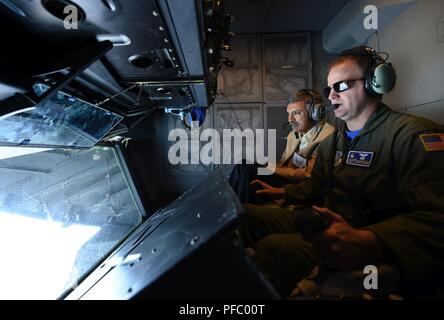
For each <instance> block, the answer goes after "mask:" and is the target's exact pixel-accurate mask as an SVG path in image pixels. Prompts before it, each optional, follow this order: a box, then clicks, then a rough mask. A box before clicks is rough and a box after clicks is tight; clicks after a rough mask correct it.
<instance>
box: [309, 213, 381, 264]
mask: <svg viewBox="0 0 444 320" xmlns="http://www.w3.org/2000/svg"><path fill="white" fill-rule="evenodd" d="M313 209H314V210H315V211H316V212H318V213H319V214H320V215H323V216H324V217H325V218H327V219H328V221H329V222H330V226H329V227H328V228H327V229H325V230H323V231H321V232H318V233H315V234H311V235H304V238H305V239H306V240H308V241H310V242H312V243H313V246H314V248H315V250H316V251H317V252H318V254H320V257H321V259H322V260H323V262H324V263H325V264H326V266H327V267H330V268H337V269H355V268H360V267H362V266H363V265H366V264H374V263H376V262H378V261H380V260H381V259H383V258H385V257H386V256H387V254H388V252H387V249H386V248H385V246H384V245H383V243H382V242H381V241H380V240H379V239H378V238H377V237H376V236H375V234H374V233H373V232H371V231H368V230H359V229H355V228H353V227H352V226H351V225H350V224H348V222H347V221H345V220H344V218H342V217H341V216H340V215H339V214H337V213H334V212H333V211H331V210H329V209H327V208H319V207H316V206H313Z"/></svg>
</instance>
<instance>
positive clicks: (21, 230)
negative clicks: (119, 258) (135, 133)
mask: <svg viewBox="0 0 444 320" xmlns="http://www.w3.org/2000/svg"><path fill="white" fill-rule="evenodd" d="M14 152H15V153H14ZM0 176H1V177H2V178H1V179H0V252H1V253H2V257H3V259H2V263H1V264H0V284H1V285H0V299H56V298H58V297H60V295H62V294H63V293H64V292H67V291H68V290H69V289H70V288H73V287H75V286H76V284H78V281H79V279H80V278H81V277H82V276H84V275H86V274H87V273H88V272H89V270H91V269H92V268H93V267H95V266H96V265H97V264H98V263H99V262H100V261H101V260H103V258H105V257H106V256H107V255H109V253H110V252H111V250H112V249H113V248H114V247H115V246H116V245H118V244H119V243H120V242H121V241H122V240H123V239H124V238H125V237H126V236H127V235H128V234H129V233H130V232H131V231H132V230H133V229H134V228H135V227H136V226H138V225H139V224H140V223H141V221H142V210H143V209H142V208H141V207H140V206H138V199H137V198H136V197H137V195H135V193H133V190H132V189H131V187H130V184H129V180H128V179H127V175H126V173H125V169H124V167H123V166H122V163H121V162H120V157H119V153H118V151H117V150H116V149H114V148H112V147H103V146H96V147H93V148H90V149H83V150H75V149H71V150H66V149H46V150H45V149H37V148H11V147H0Z"/></svg>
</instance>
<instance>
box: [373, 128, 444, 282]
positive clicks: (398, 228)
mask: <svg viewBox="0 0 444 320" xmlns="http://www.w3.org/2000/svg"><path fill="white" fill-rule="evenodd" d="M423 133H424V131H419V132H418V131H416V132H414V133H410V134H405V133H401V134H399V135H397V137H396V138H395V140H394V144H393V147H392V156H391V157H392V159H393V165H394V170H395V171H396V175H397V179H398V187H399V190H400V191H401V193H402V195H403V197H404V198H405V199H406V201H407V202H408V204H409V205H410V207H411V208H412V211H411V212H409V213H405V214H400V215H397V216H395V217H393V218H390V219H388V220H385V221H382V222H380V223H377V224H374V225H371V226H368V227H366V228H365V229H368V230H370V231H372V232H373V233H374V234H375V235H376V236H377V237H378V238H379V239H380V240H382V241H383V242H384V243H385V245H386V246H387V248H389V250H390V251H391V254H392V256H393V257H394V258H395V259H396V260H397V262H398V263H399V265H400V266H401V268H402V270H403V273H404V276H405V277H406V278H409V279H421V278H423V277H424V276H427V275H429V274H431V273H433V272H436V271H438V270H441V271H442V270H443V268H444V148H442V149H443V150H434V151H426V150H425V147H426V146H425V144H424V143H423V142H422V140H421V134H423ZM443 133H444V131H441V132H437V134H438V135H439V134H443Z"/></svg>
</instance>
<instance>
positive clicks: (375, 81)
mask: <svg viewBox="0 0 444 320" xmlns="http://www.w3.org/2000/svg"><path fill="white" fill-rule="evenodd" d="M395 82H396V72H395V69H394V68H393V67H392V65H391V64H390V63H381V64H378V65H377V66H376V67H375V68H374V70H373V75H372V82H371V87H372V90H373V92H375V93H376V94H385V93H387V92H389V91H391V90H392V89H393V87H394V86H395Z"/></svg>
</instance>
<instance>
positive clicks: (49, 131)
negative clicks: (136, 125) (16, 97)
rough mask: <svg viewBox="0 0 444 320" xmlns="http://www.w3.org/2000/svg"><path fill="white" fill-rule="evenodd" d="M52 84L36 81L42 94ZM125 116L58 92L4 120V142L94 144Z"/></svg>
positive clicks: (0, 132) (0, 131) (0, 133)
mask: <svg viewBox="0 0 444 320" xmlns="http://www.w3.org/2000/svg"><path fill="white" fill-rule="evenodd" d="M48 89H49V87H48V86H47V85H45V84H36V85H35V86H34V91H35V92H36V94H37V95H42V94H43V93H44V92H46V91H47V90H48ZM122 119H123V117H122V116H120V115H118V114H115V113H112V112H110V111H107V110H105V109H102V108H99V107H97V106H95V105H92V104H90V103H88V102H85V101H82V100H80V99H78V98H76V97H73V96H71V95H69V94H67V93H64V92H61V91H58V92H57V94H56V95H55V96H54V97H52V98H51V99H49V100H48V101H46V102H43V103H41V104H39V105H37V106H36V107H35V108H33V109H31V110H29V109H28V110H24V111H22V112H18V113H15V114H13V115H10V116H8V117H5V118H3V119H0V144H3V145H11V144H14V145H38V146H41V145H44V146H53V147H56V146H59V147H60V146H64V147H92V146H94V145H95V144H96V143H97V142H99V141H100V140H101V139H102V138H103V137H104V136H105V135H106V134H107V133H108V132H109V131H110V130H111V129H112V128H114V126H116V125H117V124H118V123H119V122H120V121H121V120H122Z"/></svg>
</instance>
